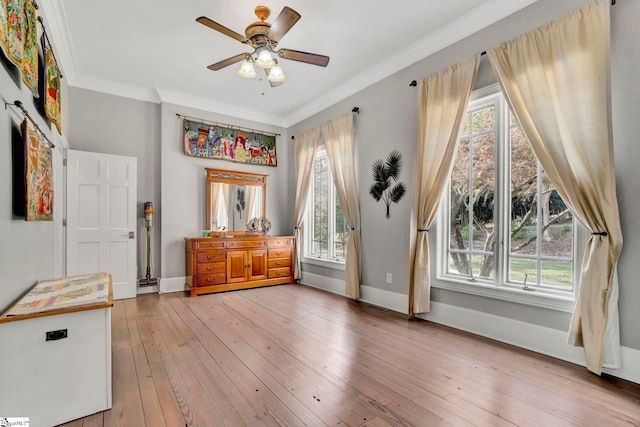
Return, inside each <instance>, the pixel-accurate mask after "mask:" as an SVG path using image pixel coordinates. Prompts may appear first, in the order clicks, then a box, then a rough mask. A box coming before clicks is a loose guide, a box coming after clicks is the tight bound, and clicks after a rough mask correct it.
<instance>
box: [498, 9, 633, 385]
mask: <svg viewBox="0 0 640 427" xmlns="http://www.w3.org/2000/svg"><path fill="white" fill-rule="evenodd" d="M609 26H610V23H609V0H598V1H596V2H594V3H592V4H589V5H587V6H584V7H583V8H581V9H580V10H578V11H576V12H574V13H572V14H571V15H569V16H567V17H565V18H563V19H560V20H557V21H554V22H552V23H550V24H549V25H547V26H544V27H542V28H539V29H537V30H536V31H533V32H530V33H527V34H524V35H522V36H521V37H519V38H518V39H516V40H514V41H511V42H507V43H504V44H502V45H500V46H498V47H496V48H494V49H491V50H489V52H488V54H489V59H490V61H491V65H492V67H493V68H494V70H495V72H496V74H497V75H498V80H499V81H500V84H501V86H502V89H503V92H504V93H505V96H506V98H507V100H508V102H509V104H510V106H511V108H512V110H513V112H514V114H515V115H516V117H517V119H518V122H519V123H520V126H521V127H522V130H523V132H524V133H525V135H526V136H527V138H528V140H529V142H530V143H531V146H532V147H533V150H534V152H535V154H536V156H537V157H538V159H539V160H540V163H541V164H542V167H543V168H544V170H545V171H546V173H547V175H548V176H549V179H550V180H551V182H552V183H553V185H554V186H555V187H556V189H557V191H558V193H559V194H560V196H561V197H562V198H563V200H564V201H565V203H566V204H567V206H568V207H569V208H570V209H571V212H572V213H573V214H574V215H575V217H576V218H577V219H578V220H579V221H580V222H581V223H582V224H584V225H585V226H586V227H587V228H588V229H589V230H591V231H592V233H593V234H592V236H591V239H590V240H589V242H588V243H587V247H586V249H585V255H584V259H583V261H582V269H581V278H580V290H579V295H578V300H577V304H576V308H575V311H574V313H573V317H572V319H571V326H570V330H569V338H568V340H569V342H570V343H571V344H573V345H581V346H583V347H584V351H585V356H586V362H587V368H588V369H589V370H590V371H592V372H595V373H596V374H600V373H601V371H602V366H603V363H605V364H607V365H608V366H611V367H619V366H620V355H619V352H620V344H619V340H620V338H619V335H620V334H619V330H618V322H619V318H618V309H617V307H618V301H617V293H618V289H617V287H618V283H617V275H616V265H617V261H618V256H619V254H620V250H621V249H622V232H621V230H620V221H619V214H618V203H617V199H616V184H615V169H614V163H613V145H612V140H611V128H610V122H611V121H610V119H611V111H610V91H609V62H610V59H609V35H610V28H609ZM605 330H606V331H607V334H605ZM605 354H606V355H607V358H609V360H603V357H604V355H605Z"/></svg>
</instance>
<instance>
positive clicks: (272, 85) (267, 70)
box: [264, 68, 283, 87]
mask: <svg viewBox="0 0 640 427" xmlns="http://www.w3.org/2000/svg"><path fill="white" fill-rule="evenodd" d="M270 71H271V68H265V69H264V72H265V74H266V75H267V81H268V82H269V84H270V85H271V87H278V86H282V83H283V82H272V81H271V80H269V72H270Z"/></svg>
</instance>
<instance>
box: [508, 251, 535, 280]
mask: <svg viewBox="0 0 640 427" xmlns="http://www.w3.org/2000/svg"><path fill="white" fill-rule="evenodd" d="M536 266H537V261H536V260H535V259H523V258H513V257H512V258H510V259H509V281H510V282H515V283H520V284H522V285H524V281H525V277H526V280H527V285H530V286H534V285H535V284H536V283H537V273H536Z"/></svg>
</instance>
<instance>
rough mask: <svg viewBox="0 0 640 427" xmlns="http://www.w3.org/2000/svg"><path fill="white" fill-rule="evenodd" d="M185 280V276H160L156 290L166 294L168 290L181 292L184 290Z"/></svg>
mask: <svg viewBox="0 0 640 427" xmlns="http://www.w3.org/2000/svg"><path fill="white" fill-rule="evenodd" d="M185 281H186V277H169V278H161V279H160V288H159V290H158V292H159V293H161V294H166V293H168V292H182V291H184V282H185Z"/></svg>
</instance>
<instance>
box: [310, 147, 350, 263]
mask: <svg viewBox="0 0 640 427" xmlns="http://www.w3.org/2000/svg"><path fill="white" fill-rule="evenodd" d="M323 150H325V148H324V144H322V145H320V146H318V151H317V152H321V151H323ZM329 176H330V180H331V183H333V177H332V176H331V170H329ZM309 185H310V188H309V193H308V196H307V202H306V203H307V207H306V211H305V214H304V215H305V216H304V218H305V219H304V223H303V225H302V232H301V233H300V234H301V236H302V239H303V242H302V257H301V260H300V261H301V262H302V263H304V264H312V265H317V266H320V267H324V268H331V269H334V270H341V271H345V265H346V259H340V260H338V259H328V258H319V257H314V256H312V255H310V253H311V249H310V245H311V242H312V241H313V236H311V227H306V226H305V225H306V224H308V223H309V219H310V218H311V211H312V208H313V202H312V200H313V177H311V182H310V183H309ZM334 185H335V184H334ZM334 191H335V190H334Z"/></svg>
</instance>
